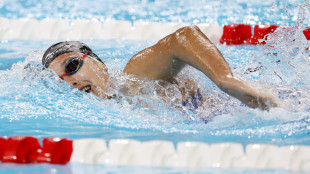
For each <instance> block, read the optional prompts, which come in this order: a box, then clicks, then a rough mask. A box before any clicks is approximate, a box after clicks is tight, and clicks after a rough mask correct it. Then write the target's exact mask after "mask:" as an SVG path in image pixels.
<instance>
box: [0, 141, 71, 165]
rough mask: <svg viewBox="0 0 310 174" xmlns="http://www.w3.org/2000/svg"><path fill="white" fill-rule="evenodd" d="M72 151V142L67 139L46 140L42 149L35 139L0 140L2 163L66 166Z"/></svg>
mask: <svg viewBox="0 0 310 174" xmlns="http://www.w3.org/2000/svg"><path fill="white" fill-rule="evenodd" d="M72 151H73V145H72V140H69V139H66V138H44V139H43V146H42V147H41V146H40V144H39V141H38V139H37V138H34V137H29V136H14V137H9V138H8V139H4V138H0V155H1V156H0V160H1V161H2V162H12V163H42V162H46V163H53V164H66V163H68V162H69V161H70V158H71V154H72Z"/></svg>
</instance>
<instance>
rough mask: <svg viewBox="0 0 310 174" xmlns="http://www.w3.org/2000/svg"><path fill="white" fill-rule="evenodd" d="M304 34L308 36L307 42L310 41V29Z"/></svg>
mask: <svg viewBox="0 0 310 174" xmlns="http://www.w3.org/2000/svg"><path fill="white" fill-rule="evenodd" d="M303 33H304V35H305V36H306V38H307V40H310V28H307V29H305V30H304V31H303Z"/></svg>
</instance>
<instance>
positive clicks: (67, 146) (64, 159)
mask: <svg viewBox="0 0 310 174" xmlns="http://www.w3.org/2000/svg"><path fill="white" fill-rule="evenodd" d="M72 151H73V147H72V140H68V139H65V138H44V139H43V149H42V153H40V154H39V156H38V157H37V160H38V162H47V163H53V164H66V163H68V162H69V161H70V157H71V154H72Z"/></svg>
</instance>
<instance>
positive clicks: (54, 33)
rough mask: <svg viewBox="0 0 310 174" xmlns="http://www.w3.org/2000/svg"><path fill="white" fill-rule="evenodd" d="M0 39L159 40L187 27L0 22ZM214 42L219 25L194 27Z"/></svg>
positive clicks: (22, 20) (27, 20) (81, 21)
mask: <svg viewBox="0 0 310 174" xmlns="http://www.w3.org/2000/svg"><path fill="white" fill-rule="evenodd" d="M0 25H1V28H0V39H1V40H11V39H22V40H83V39H124V40H137V41H140V40H159V39H161V38H163V37H165V36H166V35H168V34H170V33H173V32H174V31H176V30H177V29H179V28H181V27H184V26H188V25H190V24H188V23H158V22H145V21H136V22H134V23H131V22H129V21H105V22H100V21H98V20H96V19H77V20H73V21H71V22H69V21H67V20H64V19H49V18H46V19H43V20H37V19H33V18H20V19H7V18H0ZM197 25H198V26H199V27H200V28H201V30H202V31H203V32H204V33H205V34H206V35H207V36H208V37H209V38H210V39H211V40H212V41H213V42H218V41H219V39H220V37H221V35H222V29H221V27H220V26H219V25H218V24H197Z"/></svg>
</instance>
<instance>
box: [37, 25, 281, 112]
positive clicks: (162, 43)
mask: <svg viewBox="0 0 310 174" xmlns="http://www.w3.org/2000/svg"><path fill="white" fill-rule="evenodd" d="M42 63H43V65H44V66H45V67H46V68H50V69H52V70H54V71H55V72H56V73H57V74H58V75H59V76H60V78H62V79H63V80H65V81H66V82H67V83H68V84H69V85H70V86H72V87H75V88H78V89H79V90H81V91H85V92H91V93H93V94H95V95H96V96H98V97H100V98H102V99H105V98H108V99H110V98H113V96H109V95H107V94H106V91H108V89H109V88H113V84H111V83H110V82H109V75H108V73H107V71H108V68H107V67H106V66H105V64H104V63H103V62H102V61H101V60H100V58H99V57H98V56H97V55H96V54H94V53H93V52H92V50H91V49H90V48H89V47H87V46H86V45H85V44H83V43H81V42H78V41H65V42H60V43H57V44H54V45H52V46H51V47H49V48H48V49H47V50H46V52H45V54H44V55H43V58H42ZM185 65H190V66H192V67H194V68H196V69H198V70H199V71H201V72H203V73H204V74H205V75H206V76H207V77H208V78H209V79H211V80H212V81H213V82H214V83H215V84H216V85H217V86H218V87H219V88H220V89H221V90H222V91H224V92H226V93H227V94H229V95H231V96H233V97H235V98H237V99H239V100H240V101H242V102H243V103H245V104H246V105H248V106H249V107H252V108H260V109H264V110H268V109H269V108H270V107H275V106H277V104H276V103H275V102H274V100H273V99H272V97H271V96H269V95H267V94H264V93H260V92H258V91H257V90H255V89H253V88H251V87H250V86H248V85H247V84H246V83H245V82H243V81H241V80H240V79H238V78H236V77H234V76H233V74H232V71H231V69H230V67H229V65H228V63H227V62H226V60H225V59H224V57H223V55H222V54H221V53H220V51H219V50H218V49H217V48H216V46H215V45H214V44H213V43H212V42H211V41H210V40H209V39H208V38H207V37H206V36H205V35H204V34H203V33H202V32H201V31H200V29H199V28H198V27H196V26H189V27H184V28H180V29H178V30H177V31H176V32H174V33H172V34H170V35H168V36H166V37H164V38H163V39H161V40H159V41H158V42H157V43H156V44H155V45H153V46H151V47H148V48H146V49H144V50H142V51H140V52H139V53H137V54H136V55H134V56H133V57H132V58H131V59H130V60H129V62H128V63H127V65H126V66H125V68H124V70H123V72H124V73H127V74H131V75H135V76H136V77H146V78H148V79H150V80H162V81H167V82H170V83H174V84H178V82H177V81H176V79H175V77H176V76H177V74H178V73H179V72H180V71H181V70H182V69H183V68H184V67H185ZM187 81H188V83H187V84H189V85H185V87H186V88H193V86H195V85H194V84H193V83H192V81H191V80H187ZM131 87H132V88H136V87H135V85H132V86H131ZM180 88H181V87H180ZM182 88H184V86H183V87H182ZM187 90H188V89H187ZM189 90H195V89H189ZM181 91H184V89H181ZM195 91H196V93H195V92H193V93H191V95H192V97H195V95H196V98H197V97H199V98H200V97H201V95H199V94H198V96H197V89H196V90H195ZM198 93H199V90H198ZM199 100H200V101H202V99H201V98H200V99H199ZM183 102H185V101H184V99H183Z"/></svg>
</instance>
